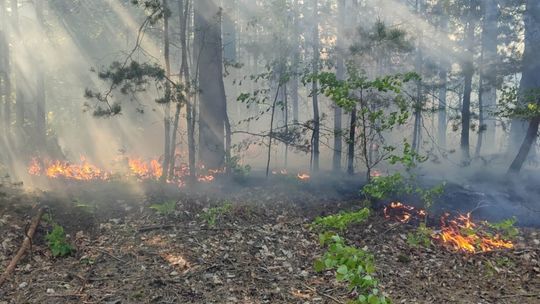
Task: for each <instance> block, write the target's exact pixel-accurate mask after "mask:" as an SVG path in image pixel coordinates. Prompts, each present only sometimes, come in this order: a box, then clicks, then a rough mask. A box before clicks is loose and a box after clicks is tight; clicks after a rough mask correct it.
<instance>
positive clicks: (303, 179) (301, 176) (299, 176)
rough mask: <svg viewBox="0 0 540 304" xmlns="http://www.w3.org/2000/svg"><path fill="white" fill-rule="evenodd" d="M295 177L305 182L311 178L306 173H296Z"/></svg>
mask: <svg viewBox="0 0 540 304" xmlns="http://www.w3.org/2000/svg"><path fill="white" fill-rule="evenodd" d="M296 177H298V179H299V180H301V181H307V180H309V179H310V178H311V176H310V175H309V174H306V173H298V174H297V175H296Z"/></svg>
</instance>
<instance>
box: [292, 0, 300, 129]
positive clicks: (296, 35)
mask: <svg viewBox="0 0 540 304" xmlns="http://www.w3.org/2000/svg"><path fill="white" fill-rule="evenodd" d="M293 11H294V16H293V18H294V19H293V20H294V21H293V27H294V29H293V37H292V41H293V43H292V45H293V55H292V56H293V58H292V69H291V70H292V71H291V73H292V75H291V79H290V82H291V90H290V91H291V103H292V115H293V118H292V121H293V124H297V123H298V116H299V115H298V114H299V113H298V66H299V65H300V12H299V4H298V0H294V3H293Z"/></svg>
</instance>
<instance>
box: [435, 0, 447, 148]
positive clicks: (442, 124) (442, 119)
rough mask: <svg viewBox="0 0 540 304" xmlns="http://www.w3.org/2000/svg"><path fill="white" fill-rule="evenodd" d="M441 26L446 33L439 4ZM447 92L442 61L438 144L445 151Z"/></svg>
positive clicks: (444, 15) (443, 61) (445, 18)
mask: <svg viewBox="0 0 540 304" xmlns="http://www.w3.org/2000/svg"><path fill="white" fill-rule="evenodd" d="M440 9H441V24H440V28H441V31H443V33H446V32H447V31H448V15H447V11H446V9H445V7H444V5H442V4H441V8H440ZM447 90H448V63H447V61H446V60H444V59H442V60H441V62H440V68H439V92H438V100H439V108H438V117H437V122H438V127H437V130H438V136H437V138H438V144H439V147H440V148H442V149H446V131H447V130H446V128H447V123H448V122H447V108H448V106H447V104H446V103H447V102H446V99H447V98H446V94H447Z"/></svg>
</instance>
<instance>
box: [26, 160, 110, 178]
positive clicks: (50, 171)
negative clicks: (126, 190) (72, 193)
mask: <svg viewBox="0 0 540 304" xmlns="http://www.w3.org/2000/svg"><path fill="white" fill-rule="evenodd" d="M28 172H29V173H30V174H31V175H42V174H44V175H46V176H47V177H49V178H65V179H72V180H79V181H88V180H106V179H108V178H109V176H110V174H109V173H107V172H105V171H103V170H101V169H99V168H98V167H96V166H94V165H92V164H91V163H89V162H88V161H87V160H86V159H85V158H84V157H81V163H80V164H70V163H68V162H63V161H58V160H57V161H54V162H51V163H48V164H47V165H46V166H42V165H41V164H40V162H39V160H38V159H36V158H34V159H32V161H31V163H30V166H29V169H28Z"/></svg>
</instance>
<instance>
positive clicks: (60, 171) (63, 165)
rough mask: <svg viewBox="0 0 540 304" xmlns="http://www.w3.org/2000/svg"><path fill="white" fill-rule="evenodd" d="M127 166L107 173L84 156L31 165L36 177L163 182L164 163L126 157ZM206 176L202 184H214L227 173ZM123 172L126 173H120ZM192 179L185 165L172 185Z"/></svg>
mask: <svg viewBox="0 0 540 304" xmlns="http://www.w3.org/2000/svg"><path fill="white" fill-rule="evenodd" d="M116 161H117V162H118V163H121V164H123V166H124V168H125V170H123V173H122V174H118V172H116V173H114V174H113V172H112V171H107V170H104V169H100V168H99V167H97V166H95V165H93V164H91V163H89V162H88V161H87V160H86V158H84V157H81V162H80V163H78V164H75V163H70V162H68V161H59V160H55V161H49V160H41V159H38V158H33V159H32V161H31V162H30V164H29V165H28V173H29V174H30V175H32V176H46V177H48V178H51V179H65V180H76V181H92V180H101V181H106V180H110V179H111V177H112V176H113V175H114V176H119V177H124V178H134V177H135V178H136V179H137V180H139V181H143V180H159V179H160V178H161V176H162V174H163V168H162V166H161V163H160V162H159V160H157V159H151V160H149V161H145V160H143V159H142V158H138V157H122V158H120V159H117V160H116ZM201 170H203V172H204V174H200V175H198V176H197V178H196V180H197V181H198V182H203V183H210V182H213V181H214V180H215V178H216V176H217V175H219V174H222V173H224V172H225V170H223V169H220V170H211V169H210V170H204V166H201ZM120 171H122V170H120ZM188 176H189V168H188V167H187V166H186V165H184V164H179V166H178V167H176V168H175V170H174V178H173V179H172V180H171V181H168V182H170V183H177V184H178V185H179V186H180V187H182V186H184V185H185V184H186V183H185V179H186V178H187V177H188Z"/></svg>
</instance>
